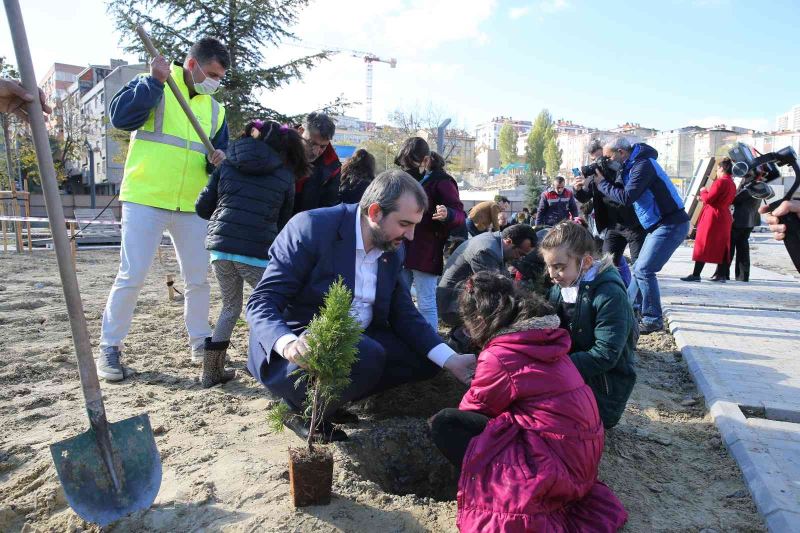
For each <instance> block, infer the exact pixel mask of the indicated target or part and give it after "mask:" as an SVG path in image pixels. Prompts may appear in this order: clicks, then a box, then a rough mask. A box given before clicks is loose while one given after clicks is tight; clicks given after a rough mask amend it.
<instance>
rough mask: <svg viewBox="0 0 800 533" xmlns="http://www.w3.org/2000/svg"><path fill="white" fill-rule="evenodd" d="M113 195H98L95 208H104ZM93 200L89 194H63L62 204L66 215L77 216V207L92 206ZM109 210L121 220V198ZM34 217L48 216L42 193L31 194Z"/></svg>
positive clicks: (69, 216) (67, 216) (115, 200)
mask: <svg viewBox="0 0 800 533" xmlns="http://www.w3.org/2000/svg"><path fill="white" fill-rule="evenodd" d="M111 198H113V196H110V195H97V197H96V198H95V208H96V209H103V208H104V207H105V206H106V205H107V204H108V203H109V202H111ZM91 204H92V200H91V196H90V195H88V194H62V195H61V205H62V206H64V217H66V218H75V209H76V208H78V209H86V208H89V207H91ZM108 211H111V212H113V213H114V218H116V219H117V220H120V217H121V216H122V208H121V206H120V203H119V198H115V199H114V201H113V202H111V205H109V207H108ZM30 216H32V217H47V209H45V206H44V196H42V195H41V194H35V193H34V194H31V215H30Z"/></svg>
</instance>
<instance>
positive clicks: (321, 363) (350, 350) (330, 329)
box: [269, 277, 363, 452]
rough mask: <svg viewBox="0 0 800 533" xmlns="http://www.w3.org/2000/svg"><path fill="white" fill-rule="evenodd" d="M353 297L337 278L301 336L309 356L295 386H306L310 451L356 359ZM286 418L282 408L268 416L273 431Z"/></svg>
mask: <svg viewBox="0 0 800 533" xmlns="http://www.w3.org/2000/svg"><path fill="white" fill-rule="evenodd" d="M352 301H353V294H352V292H350V289H348V288H347V286H346V285H345V284H344V280H342V278H341V277H339V279H338V280H336V281H335V282H334V283H332V284H331V286H330V288H329V289H328V293H327V294H326V295H325V303H324V305H323V306H322V308H321V309H320V312H319V314H317V315H315V316H314V318H313V319H312V320H311V323H310V324H309V325H308V328H307V329H306V331H305V333H304V335H305V336H306V342H307V343H308V348H309V350H308V353H306V355H305V357H304V359H303V365H304V366H305V367H306V368H305V370H298V371H297V372H296V375H297V376H298V378H297V383H298V384H300V383H303V382H305V385H306V405H305V407H306V411H305V413H304V415H305V416H306V417H308V418H310V419H311V425H310V430H309V432H308V450H309V452H311V451H313V447H314V435H315V433H316V431H317V429H318V426H319V425H320V423H321V422H322V413H323V412H324V411H325V408H326V406H327V405H328V404H329V403H330V401H331V400H334V399H335V398H337V397H338V396H339V394H340V393H341V391H342V390H343V389H344V388H345V387H347V386H348V385H349V384H350V368H351V367H352V366H353V363H355V362H356V358H357V356H358V347H357V345H358V340H359V338H360V337H361V333H362V332H363V329H362V328H361V324H359V322H358V320H357V319H356V318H355V317H354V316H353V315H352V314H351V313H350V305H351V303H352ZM287 415H288V411H287V410H286V409H285V408H280V407H279V408H277V410H273V411H272V412H271V413H270V415H269V423H270V426H271V427H272V428H273V429H278V430H280V429H282V427H283V426H282V420H283V419H284V418H285V417H286V416H287Z"/></svg>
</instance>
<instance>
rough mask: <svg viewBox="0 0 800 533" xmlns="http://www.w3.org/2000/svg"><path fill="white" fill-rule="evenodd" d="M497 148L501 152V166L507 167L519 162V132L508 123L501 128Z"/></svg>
mask: <svg viewBox="0 0 800 533" xmlns="http://www.w3.org/2000/svg"><path fill="white" fill-rule="evenodd" d="M497 148H498V150H499V151H500V164H501V165H503V166H505V165H508V164H510V163H515V162H516V161H517V131H516V130H515V129H514V126H512V125H511V124H510V123H508V122H506V123H505V124H503V126H502V127H501V128H500V134H499V135H498V141H497Z"/></svg>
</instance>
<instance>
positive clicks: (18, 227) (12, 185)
mask: <svg viewBox="0 0 800 533" xmlns="http://www.w3.org/2000/svg"><path fill="white" fill-rule="evenodd" d="M2 121H3V139H5V145H6V171H7V172H8V186H9V187H8V188H9V189H11V215H12V216H15V217H16V216H19V211H20V209H19V204H17V184H16V182H15V180H14V167H13V166H12V164H11V141H10V140H9V134H8V114H7V113H3V114H2ZM14 234H15V235H16V237H17V241H16V246H17V253H22V222H20V221H19V220H15V221H14Z"/></svg>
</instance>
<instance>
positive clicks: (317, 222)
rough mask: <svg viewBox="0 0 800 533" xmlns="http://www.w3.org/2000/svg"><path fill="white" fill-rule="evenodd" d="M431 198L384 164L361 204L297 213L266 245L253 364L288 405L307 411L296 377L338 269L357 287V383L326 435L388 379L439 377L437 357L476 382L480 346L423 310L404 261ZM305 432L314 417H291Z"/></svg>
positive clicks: (251, 311)
mask: <svg viewBox="0 0 800 533" xmlns="http://www.w3.org/2000/svg"><path fill="white" fill-rule="evenodd" d="M427 203H428V198H427V196H426V195H425V190H424V189H423V188H422V186H421V185H420V184H419V183H417V181H416V180H415V179H414V178H412V177H411V176H410V175H408V174H407V173H405V172H403V171H402V170H390V171H387V172H384V173H382V174H380V175H379V176H378V177H376V178H375V179H374V180H373V181H372V183H371V184H370V185H369V187H367V190H366V191H364V196H363V197H362V199H361V202H360V203H359V204H339V205H336V206H333V207H327V208H321V209H312V210H310V211H304V212H302V213H300V214H298V215H295V216H294V217H293V218H292V219H291V220H290V221H289V223H288V224H287V225H286V226H285V227H284V228H283V230H282V231H281V232H280V233H279V234H278V236H277V238H276V239H275V241H274V242H273V243H272V246H271V247H270V249H269V265H268V266H267V270H266V271H265V272H264V276H263V277H262V278H261V282H260V283H259V284H258V286H257V287H256V288H255V290H254V291H253V293H252V295H251V296H250V300H249V301H248V303H247V322H248V324H249V325H250V347H249V356H248V360H247V368H248V370H249V371H250V373H251V374H252V375H253V377H255V378H256V379H257V380H258V381H259V382H261V384H263V385H264V386H265V387H267V388H268V389H269V390H270V392H272V393H273V394H275V395H277V396H280V397H281V398H283V400H284V402H285V403H286V404H287V405H288V407H289V408H290V410H292V411H293V412H295V413H299V412H301V411H302V404H303V401H304V398H305V385H303V384H301V385H300V386H296V382H297V375H296V374H295V373H296V371H297V370H298V369H302V368H303V357H304V355H305V354H306V353H307V351H308V345H307V344H306V341H305V339H304V335H303V332H304V331H305V329H306V327H307V326H308V324H309V322H310V321H311V319H312V317H313V316H314V314H315V313H317V312H318V311H319V308H320V306H321V305H322V303H323V298H324V296H325V293H326V292H327V291H328V288H329V287H330V285H331V283H333V282H334V281H336V279H337V278H338V277H339V276H341V277H342V278H343V279H344V283H345V285H347V287H348V288H350V290H351V291H353V303H352V309H351V311H352V313H353V314H354V316H356V318H357V319H358V321H359V322H360V324H361V326H362V327H363V328H364V334H363V335H362V336H361V340H360V341H359V343H358V360H357V361H356V362H355V363H354V364H353V368H352V370H351V373H350V379H351V382H350V385H348V386H347V387H346V388H345V389H344V390H343V391H342V392H341V394H340V396H339V398H337V400H336V401H335V402H333V401H332V402H330V403H329V404H328V406H327V409H326V412H325V413H324V415H323V417H324V418H323V430H322V432H321V433H322V435H323V439H324V440H345V439H346V438H347V436H346V435H345V434H344V432H342V431H341V430H335V429H334V428H333V427H332V426H331V422H337V418H339V419H340V420H341V417H342V416H344V415H343V413H342V412H338V413H337V407H338V406H340V405H342V404H343V403H344V402H348V401H352V400H358V399H361V398H365V397H367V396H369V395H372V394H376V393H378V392H381V391H383V390H386V389H388V388H391V387H394V386H396V385H400V384H402V383H408V382H412V381H420V380H423V379H428V378H431V377H433V376H434V375H435V374H436V373H437V371H438V370H439V368H440V367H444V368H446V369H447V370H449V371H450V372H452V373H453V374H454V375H455V376H456V377H457V378H458V379H459V380H461V381H462V382H464V383H469V381H470V379H471V376H472V374H473V373H474V370H475V356H474V355H471V354H457V353H455V352H454V351H453V350H452V349H451V348H450V347H448V346H447V345H446V344H444V343H443V342H442V339H441V337H439V335H438V333H437V332H436V331H435V330H434V329H433V328H432V327H431V326H430V324H428V322H427V321H426V320H425V319H424V318H423V317H422V315H420V313H419V311H418V310H417V308H416V307H415V306H414V304H413V303H412V301H411V295H410V294H409V292H408V286H407V285H406V284H405V283H404V282H403V281H402V276H401V275H400V274H401V271H402V268H403V260H404V258H405V252H404V247H403V240H404V239H407V240H412V239H413V238H414V227H415V226H416V225H417V224H419V222H420V220H422V215H423V213H424V212H425V209H426V206H427ZM286 426H287V427H289V428H290V429H292V430H293V431H294V432H295V433H297V434H298V435H299V436H300V437H302V438H306V437H307V436H308V425H307V423H303V422H302V421H300V419H299V417H296V416H295V417H290V418H289V419H288V420H287V421H286Z"/></svg>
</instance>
